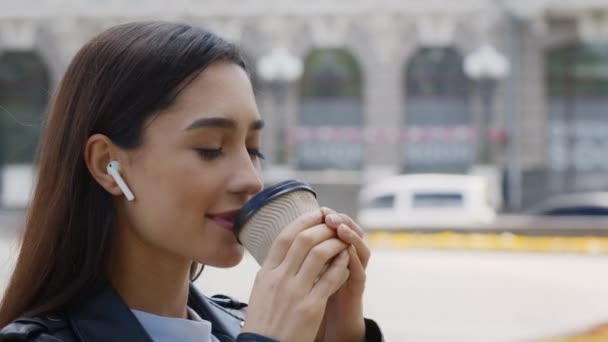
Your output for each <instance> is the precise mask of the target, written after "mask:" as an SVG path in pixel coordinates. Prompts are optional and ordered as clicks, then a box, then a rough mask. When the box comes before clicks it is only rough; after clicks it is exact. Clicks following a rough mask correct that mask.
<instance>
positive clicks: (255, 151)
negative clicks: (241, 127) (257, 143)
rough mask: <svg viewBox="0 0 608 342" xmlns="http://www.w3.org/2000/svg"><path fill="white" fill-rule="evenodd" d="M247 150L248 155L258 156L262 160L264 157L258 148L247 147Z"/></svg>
mask: <svg viewBox="0 0 608 342" xmlns="http://www.w3.org/2000/svg"><path fill="white" fill-rule="evenodd" d="M247 152H249V155H250V156H252V157H256V158H260V159H262V160H264V159H266V158H265V157H264V154H263V153H262V152H261V151H260V149H257V148H249V149H247Z"/></svg>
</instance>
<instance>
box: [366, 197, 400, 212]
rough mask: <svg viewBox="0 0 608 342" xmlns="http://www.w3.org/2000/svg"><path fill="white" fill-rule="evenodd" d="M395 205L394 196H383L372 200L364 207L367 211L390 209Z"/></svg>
mask: <svg viewBox="0 0 608 342" xmlns="http://www.w3.org/2000/svg"><path fill="white" fill-rule="evenodd" d="M394 205H395V195H383V196H378V197H375V198H372V200H371V201H369V202H368V203H367V204H366V205H365V207H366V208H369V209H391V208H393V207H394Z"/></svg>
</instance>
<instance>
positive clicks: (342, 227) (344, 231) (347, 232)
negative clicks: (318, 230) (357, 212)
mask: <svg viewBox="0 0 608 342" xmlns="http://www.w3.org/2000/svg"><path fill="white" fill-rule="evenodd" d="M338 229H341V230H342V232H343V233H344V234H351V235H352V234H354V233H355V232H353V231H352V230H351V229H350V228H349V227H348V226H347V225H345V224H344V223H342V224H341V225H340V226H339V227H338Z"/></svg>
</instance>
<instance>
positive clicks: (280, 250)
mask: <svg viewBox="0 0 608 342" xmlns="http://www.w3.org/2000/svg"><path fill="white" fill-rule="evenodd" d="M322 220H323V215H322V213H321V210H315V211H312V212H309V213H306V214H303V215H301V216H299V217H298V218H297V219H295V220H294V221H293V222H291V223H290V224H289V225H287V227H285V229H283V231H282V232H281V233H280V234H279V235H278V236H277V237H276V239H275V240H274V242H273V243H272V246H271V247H270V250H269V251H268V256H267V257H266V260H265V261H264V265H262V267H263V268H271V269H274V268H276V267H277V266H279V265H280V264H281V262H282V261H283V259H285V256H286V255H287V251H288V250H289V247H291V244H292V242H293V240H294V239H295V237H296V236H297V235H298V233H299V232H301V231H302V230H304V229H307V228H310V227H313V226H316V225H318V224H320V223H321V222H322Z"/></svg>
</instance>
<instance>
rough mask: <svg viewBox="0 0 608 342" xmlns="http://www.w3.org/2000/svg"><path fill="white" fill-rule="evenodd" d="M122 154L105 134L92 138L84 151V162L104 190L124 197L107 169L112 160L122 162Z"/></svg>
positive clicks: (95, 135) (94, 135)
mask: <svg viewBox="0 0 608 342" xmlns="http://www.w3.org/2000/svg"><path fill="white" fill-rule="evenodd" d="M121 154H122V153H121V151H120V150H119V148H118V147H116V145H114V143H112V140H110V138H108V137H107V136H105V135H103V134H93V135H92V136H90V137H89V139H88V140H87V143H86V146H85V149H84V160H85V163H86V164H87V168H88V169H89V173H91V176H93V179H95V181H96V182H97V183H98V184H99V185H101V187H102V188H104V189H105V190H106V191H107V192H109V193H111V194H112V195H114V196H122V191H121V190H120V188H119V187H118V184H116V181H114V178H112V176H110V175H109V174H108V171H107V167H108V163H110V161H112V160H118V161H120V159H121V158H119V156H120V155H121ZM121 164H124V163H121Z"/></svg>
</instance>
